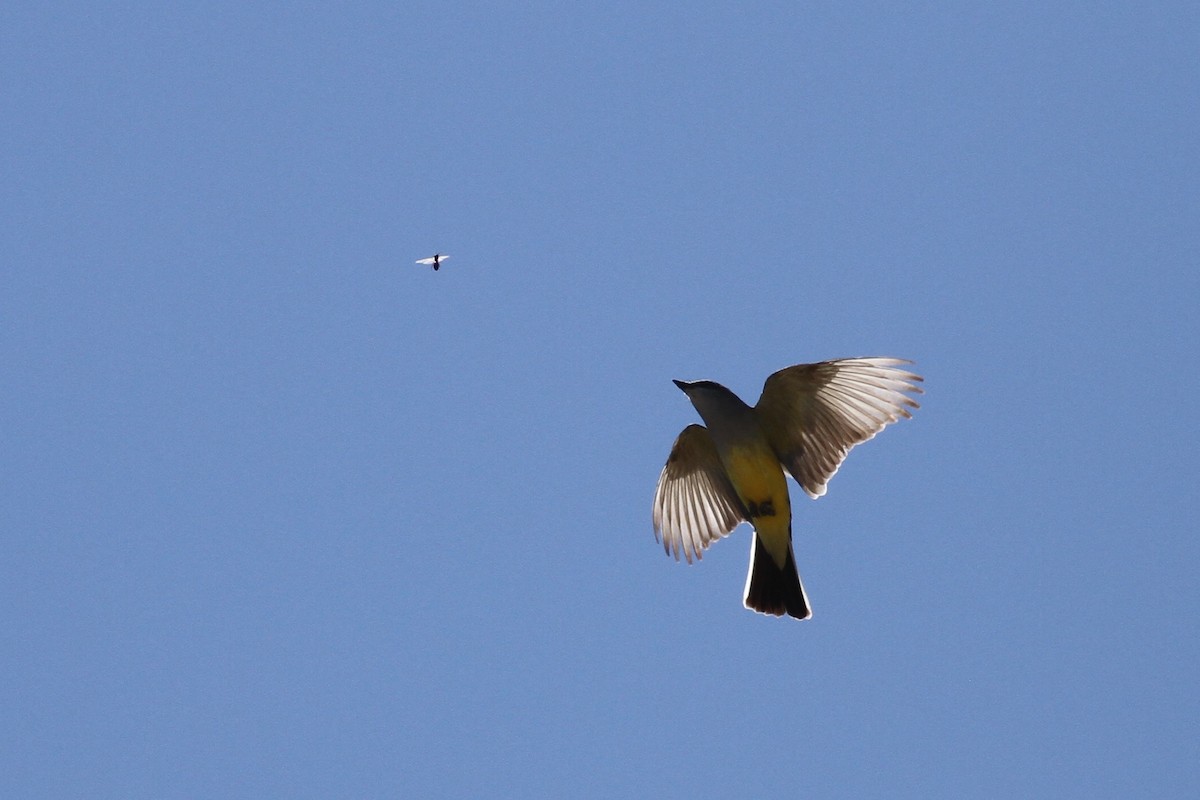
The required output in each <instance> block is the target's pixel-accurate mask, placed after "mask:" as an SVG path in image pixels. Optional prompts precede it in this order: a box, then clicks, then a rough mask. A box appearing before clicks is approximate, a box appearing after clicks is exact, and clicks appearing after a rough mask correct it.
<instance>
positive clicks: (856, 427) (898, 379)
mask: <svg viewBox="0 0 1200 800" xmlns="http://www.w3.org/2000/svg"><path fill="white" fill-rule="evenodd" d="M911 363H912V362H911V361H905V360H904V359H900V358H843V359H839V360H836V361H822V362H820V363H817V364H797V365H796V366H794V367H787V368H786V369H781V370H780V371H779V372H776V373H775V374H773V375H771V377H769V378H767V382H766V383H765V384H764V385H763V392H762V397H760V398H759V400H758V405H757V406H755V410H756V411H757V412H758V415H759V421H760V423H761V424H762V427H763V430H764V431H765V432H766V434H767V439H768V440H769V441H770V443H771V447H772V448H773V449H774V450H775V455H776V456H778V457H779V460H780V461H781V462H782V463H783V465H784V466H785V467H787V470H788V472H790V473H791V475H792V477H793V478H795V479H796V482H797V483H798V484H800V486H801V488H803V489H804V491H805V492H806V493H807V494H808V496H809V497H813V498H817V497H820V496H821V495H823V494H825V490H826V488H827V485H828V483H829V479H830V478H832V477H833V476H834V474H835V473H836V472H837V471H838V467H839V466H841V463H842V461H843V460H844V459H845V458H846V454H847V453H849V452H850V449H851V448H852V447H854V446H855V445H856V444H861V443H863V442H865V441H867V440H868V439H870V438H872V437H873V436H875V434H877V433H879V432H880V431H881V430H883V429H884V428H885V427H887V426H888V425H890V424H891V423H893V422H896V421H897V420H899V419H901V418H910V417H912V412H911V411H910V410H909V409H914V408H919V407H920V406H919V405H918V404H917V402H916V400H914V399H913V398H912V397H910V395H917V394H921V393H922V390H921V387H920V386H918V385H917V384H918V383H920V382H921V381H922V378H921V376H920V375H916V374H915V373H912V372H909V371H908V370H907V369H905V367H906V366H907V365H909V364H911Z"/></svg>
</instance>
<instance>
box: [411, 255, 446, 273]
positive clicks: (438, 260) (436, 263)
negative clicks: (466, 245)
mask: <svg viewBox="0 0 1200 800" xmlns="http://www.w3.org/2000/svg"><path fill="white" fill-rule="evenodd" d="M449 257H450V256H447V255H443V254H442V253H434V254H433V255H432V256H431V257H429V258H418V259H417V263H418V264H427V265H429V266H431V267H433V271H434V272H437V271H438V267H440V266H441V265H442V262H443V261H445V260H446V259H447V258H449Z"/></svg>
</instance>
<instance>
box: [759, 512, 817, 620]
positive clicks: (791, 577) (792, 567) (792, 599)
mask: <svg viewBox="0 0 1200 800" xmlns="http://www.w3.org/2000/svg"><path fill="white" fill-rule="evenodd" d="M743 602H744V603H745V604H746V608H749V609H751V610H754V611H757V612H759V613H761V614H773V615H774V616H776V617H782V616H783V615H784V614H788V615H790V616H793V617H795V618H796V619H808V618H809V617H811V616H812V610H811V609H810V608H809V607H808V595H806V594H805V593H804V585H803V584H802V583H801V582H800V573H799V572H797V571H796V556H795V555H794V554H793V553H792V546H791V544H790V543H789V544H788V554H787V562H786V563H785V564H784V565H783V568H782V569H780V567H779V565H778V564H776V563H775V560H774V559H773V558H771V554H770V553H768V552H767V548H766V547H764V546H763V545H762V542H760V541H759V540H758V533H757V532H756V533H755V534H754V545H753V547H752V548H751V551H750V574H749V575H748V576H746V598H745V600H743Z"/></svg>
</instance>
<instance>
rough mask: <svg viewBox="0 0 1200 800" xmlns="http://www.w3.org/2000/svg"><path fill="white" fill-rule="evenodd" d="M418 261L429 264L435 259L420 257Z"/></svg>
mask: <svg viewBox="0 0 1200 800" xmlns="http://www.w3.org/2000/svg"><path fill="white" fill-rule="evenodd" d="M417 263H418V264H425V265H426V266H428V265H430V264H432V263H433V259H432V258H418V259H417Z"/></svg>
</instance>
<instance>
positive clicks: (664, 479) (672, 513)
mask: <svg viewBox="0 0 1200 800" xmlns="http://www.w3.org/2000/svg"><path fill="white" fill-rule="evenodd" d="M744 519H746V512H745V510H744V509H743V508H742V501H741V500H739V499H738V496H737V492H735V491H734V489H733V484H731V483H730V482H729V477H728V476H727V475H726V474H725V468H724V467H723V466H721V459H720V457H719V456H717V448H716V447H715V446H714V445H713V441H712V437H711V436H710V435H709V433H708V429H707V428H705V427H704V426H703V425H689V426H687V427H686V428H684V429H683V433H681V434H679V438H678V439H676V440H675V445H674V446H673V447H672V448H671V455H670V457H668V458H667V465H666V466H665V467H663V471H662V474H660V475H659V476H658V488H657V489H656V490H655V492H654V536H655V538H656V539H659V540H660V541H661V542H662V543H663V548H664V549H665V550H666V551H667V553H669V554H671V555H673V556H675V560H676V561H678V560H679V554H680V553H682V554H683V557H684V558H686V559H687V562H688V563H689V564H690V563H692V557H693V556H695V557H696V558H700V557H701V556H700V554H701V551H702V550H704V548H706V547H708V546H709V545H710V544H712V543H713V542H714V541H716V540H717V539H720V538H721V537H722V536H728V535H729V533H730V531H732V530H733V529H734V528H736V527H737V526H738V523H739V522H741V521H742V520H744Z"/></svg>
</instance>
